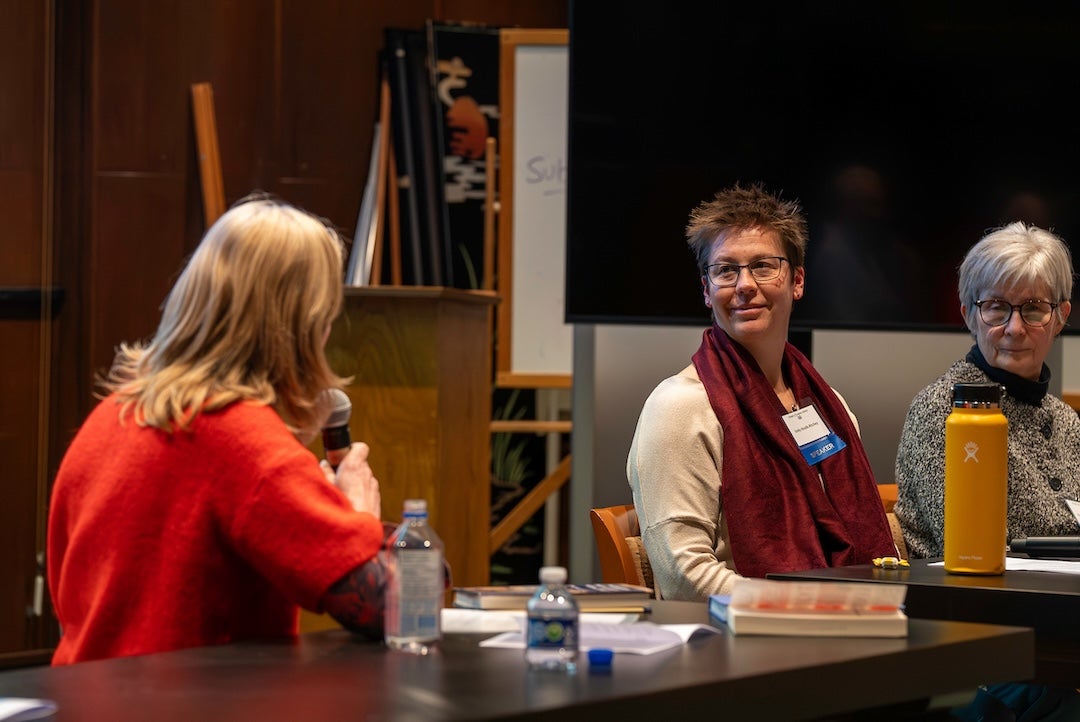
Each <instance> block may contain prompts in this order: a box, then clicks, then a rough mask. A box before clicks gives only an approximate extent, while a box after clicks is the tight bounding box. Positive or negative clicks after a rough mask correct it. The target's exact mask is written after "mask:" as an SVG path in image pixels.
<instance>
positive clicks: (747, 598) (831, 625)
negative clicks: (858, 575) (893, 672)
mask: <svg viewBox="0 0 1080 722" xmlns="http://www.w3.org/2000/svg"><path fill="white" fill-rule="evenodd" d="M906 594H907V587H904V586H903V585H900V584H870V583H862V582H784V581H776V580H765V579H747V580H744V581H742V582H740V583H739V584H738V586H736V587H735V591H734V593H733V594H731V595H722V594H713V595H711V596H710V597H709V619H710V621H712V623H713V624H715V625H717V626H722V627H727V629H729V630H730V631H731V633H732V634H767V635H788V636H802V637H906V636H907V633H908V629H907V621H908V620H907V615H906V614H905V613H904V610H903V601H904V597H905V595H906Z"/></svg>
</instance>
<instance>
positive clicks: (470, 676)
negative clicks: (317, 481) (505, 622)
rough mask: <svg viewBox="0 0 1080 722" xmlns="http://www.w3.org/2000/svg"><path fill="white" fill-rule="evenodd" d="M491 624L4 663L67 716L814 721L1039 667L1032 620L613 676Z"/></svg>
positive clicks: (729, 650) (795, 645) (682, 616)
mask: <svg viewBox="0 0 1080 722" xmlns="http://www.w3.org/2000/svg"><path fill="white" fill-rule="evenodd" d="M652 616H653V619H654V620H655V621H658V622H661V623H674V622H705V621H706V619H707V612H706V608H705V605H704V604H696V603H689V602H660V603H658V604H656V606H655V607H654V612H653V615H652ZM487 636H490V635H463V634H451V635H447V636H446V637H445V639H444V640H443V642H442V645H441V648H440V649H439V651H438V652H437V653H435V654H432V655H429V656H426V657H415V656H411V655H408V654H404V653H400V652H391V651H389V650H387V649H386V648H384V647H383V646H382V645H381V644H379V643H371V642H362V641H359V640H358V639H356V638H354V637H353V636H351V635H349V634H348V633H347V632H344V631H341V630H333V631H326V632H317V633H312V634H307V635H303V636H302V637H301V639H300V640H299V641H297V642H281V643H244V644H232V645H224V646H218V647H201V648H196V649H188V650H181V651H177V652H168V653H164V654H154V655H145V656H141V657H129V658H121V659H113V660H106V661H100V662H84V663H82V664H76V665H71V666H69V667H60V668H47V667H44V668H28V669H21V670H13V671H8V672H3V673H0V696H21V697H43V698H47V699H52V700H54V701H56V702H57V703H58V704H59V707H60V709H59V712H58V713H57V716H56V719H57V720H59V721H61V722H89V721H91V720H92V721H93V722H100V721H101V720H109V721H110V722H129V721H131V722H134V721H135V720H138V721H139V722H144V721H145V720H154V721H155V722H171V721H172V720H176V721H179V720H184V721H185V722H190V721H192V720H228V721H234V720H235V721H237V722H247V721H248V720H250V721H251V722H256V721H258V722H275V721H277V720H288V721H289V722H296V721H297V720H300V721H301V722H308V721H311V722H314V721H316V720H329V719H333V720H448V719H544V718H555V717H558V718H559V719H560V720H570V719H583V718H586V717H588V718H590V719H600V718H603V719H609V718H615V719H618V718H619V717H620V716H630V717H632V718H634V719H648V718H655V719H670V718H671V716H672V713H673V711H675V710H678V712H679V714H680V715H685V714H687V713H695V712H697V713H700V714H702V715H709V717H711V718H715V717H716V716H717V715H719V716H721V717H723V718H725V719H786V720H787V719H790V720H798V719H814V718H820V717H824V716H832V715H837V714H841V713H845V712H848V711H854V710H860V709H867V708H873V707H879V706H885V705H890V704H898V703H903V702H905V701H908V700H918V699H925V698H929V697H932V696H934V695H938V694H945V693H949V692H953V691H956V690H966V689H973V688H974V687H975V686H976V685H978V684H980V683H984V682H996V681H1006V680H1011V679H1017V678H1024V677H1029V676H1031V673H1032V669H1033V651H1032V650H1033V644H1034V638H1033V634H1032V631H1031V630H1030V629H1023V628H1015V627H1001V626H993V625H982V624H966V623H950V622H934V621H921V620H919V621H912V622H911V625H910V634H909V636H908V638H906V639H854V638H842V639H841V638H837V639H823V638H811V637H747V636H740V637H733V636H731V635H729V634H727V633H726V632H722V633H720V634H716V635H709V636H707V637H705V638H702V639H699V640H698V639H695V640H693V641H691V642H690V643H688V644H687V645H684V646H682V647H679V648H676V649H671V650H668V651H665V652H661V653H659V654H654V655H649V656H636V655H629V654H619V655H616V657H615V660H614V664H613V666H612V669H611V670H610V671H609V672H607V673H599V672H595V671H591V670H590V669H589V666H588V662H587V661H585V660H583V662H582V665H581V667H580V669H579V671H578V673H577V674H576V675H573V676H567V675H558V674H552V673H543V672H529V671H528V670H527V669H526V668H525V664H524V659H523V655H522V652H521V651H520V650H507V649H488V648H480V647H478V646H477V643H478V642H479V641H480V640H481V639H484V638H485V637H487Z"/></svg>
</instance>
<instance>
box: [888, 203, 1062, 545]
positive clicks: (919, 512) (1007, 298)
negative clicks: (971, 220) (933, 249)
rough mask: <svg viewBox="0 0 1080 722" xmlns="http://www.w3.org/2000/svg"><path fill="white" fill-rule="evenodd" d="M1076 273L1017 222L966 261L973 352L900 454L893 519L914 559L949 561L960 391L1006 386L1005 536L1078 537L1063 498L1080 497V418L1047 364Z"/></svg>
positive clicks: (936, 395) (915, 417)
mask: <svg viewBox="0 0 1080 722" xmlns="http://www.w3.org/2000/svg"><path fill="white" fill-rule="evenodd" d="M1072 286H1073V265H1072V259H1071V257H1070V254H1069V248H1068V246H1066V245H1065V243H1064V241H1062V240H1061V239H1060V238H1059V237H1058V236H1056V235H1054V234H1053V233H1051V232H1049V231H1046V230H1043V229H1042V228H1039V227H1037V226H1033V225H1027V224H1024V223H1020V222H1016V223H1010V224H1009V225H1007V226H1004V227H1001V228H997V229H994V230H993V231H991V232H990V233H989V234H987V235H986V236H984V237H983V238H982V240H980V241H979V242H978V243H976V244H975V245H974V246H972V247H971V249H970V250H969V251H968V252H967V255H965V256H964V260H963V262H962V263H961V264H960V271H959V284H958V288H959V296H960V312H961V314H963V317H964V320H965V322H966V323H967V327H968V329H970V331H971V335H972V336H973V337H974V339H975V344H974V345H973V346H972V347H971V350H970V351H968V353H967V355H966V356H965V357H964V358H963V359H961V360H959V361H957V362H956V363H954V364H953V365H952V366H951V367H950V368H949V369H948V370H947V371H946V372H945V373H944V374H943V375H942V376H941V377H940V378H939V379H937V380H936V381H934V382H933V383H932V384H930V385H929V386H927V387H926V388H925V389H923V390H922V391H920V392H919V393H918V395H916V396H915V398H914V400H913V401H912V402H911V407H910V408H909V409H908V413H907V419H906V420H905V422H904V428H903V431H902V432H901V436H900V446H899V449H898V452H897V456H896V481H897V484H898V493H899V497H898V499H897V502H896V508H895V510H894V511H895V513H896V516H897V518H898V519H899V521H900V526H901V528H902V529H903V532H904V540H905V541H906V542H907V546H908V550H909V552H910V553H911V556H912V557H936V556H941V555H942V554H944V553H945V533H944V526H945V418H946V417H947V416H948V415H949V412H950V410H951V408H952V390H953V386H954V385H955V384H958V383H977V382H982V383H985V382H995V383H999V384H1002V385H1003V386H1004V387H1005V397H1004V399H1003V400H1002V404H1001V406H1002V412H1003V413H1004V414H1005V417H1006V418H1007V419H1008V421H1009V512H1008V538H1009V539H1017V538H1021V537H1028V536H1050V535H1057V534H1076V533H1077V526H1076V520H1075V519H1074V518H1073V516H1072V514H1071V513H1070V512H1069V509H1068V507H1067V506H1066V505H1065V501H1064V500H1065V499H1080V418H1078V417H1077V413H1076V411H1074V410H1073V409H1072V408H1071V407H1069V406H1068V405H1067V404H1066V403H1065V402H1064V401H1062V400H1061V399H1059V398H1057V397H1056V396H1052V395H1050V394H1048V393H1047V388H1048V386H1049V383H1050V369H1049V368H1047V366H1046V363H1045V361H1046V357H1047V355H1049V353H1050V347H1051V346H1052V345H1053V343H1054V339H1055V338H1057V336H1058V335H1059V334H1060V333H1061V330H1062V329H1063V328H1065V322H1066V321H1067V320H1068V318H1069V312H1070V311H1071V310H1072V303H1071V302H1070V301H1069V299H1070V297H1071V296H1072Z"/></svg>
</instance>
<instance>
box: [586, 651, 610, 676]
mask: <svg viewBox="0 0 1080 722" xmlns="http://www.w3.org/2000/svg"><path fill="white" fill-rule="evenodd" d="M614 656H615V655H614V653H613V652H612V651H611V650H610V649H604V648H603V647H598V648H596V649H590V650H589V669H592V670H597V671H608V670H610V669H611V659H612V657H614Z"/></svg>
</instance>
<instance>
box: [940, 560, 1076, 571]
mask: <svg viewBox="0 0 1080 722" xmlns="http://www.w3.org/2000/svg"><path fill="white" fill-rule="evenodd" d="M927 566H930V567H941V566H945V562H930V563H929V564H927ZM1005 570H1006V571H1020V572H1058V573H1059V574H1080V561H1067V560H1062V559H1023V558H1021V557H1005Z"/></svg>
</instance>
